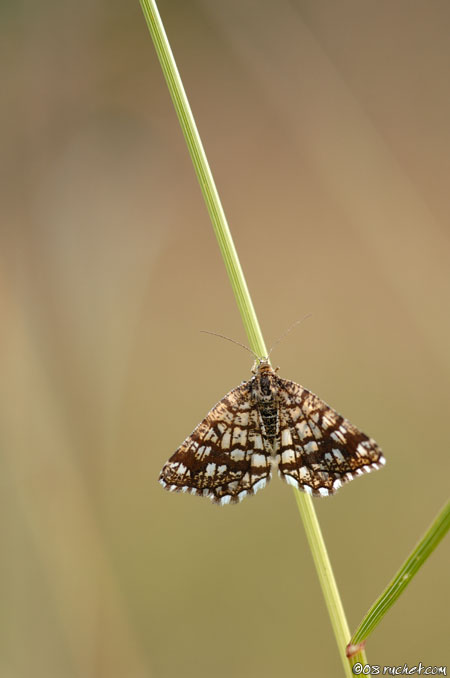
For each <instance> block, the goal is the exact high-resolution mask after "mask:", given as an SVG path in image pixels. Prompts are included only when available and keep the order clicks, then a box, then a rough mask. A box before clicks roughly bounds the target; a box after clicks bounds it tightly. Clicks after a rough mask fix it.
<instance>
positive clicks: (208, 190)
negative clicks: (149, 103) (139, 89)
mask: <svg viewBox="0 0 450 678" xmlns="http://www.w3.org/2000/svg"><path fill="white" fill-rule="evenodd" d="M140 3H141V7H142V10H143V13H144V16H145V19H146V21H147V25H148V28H149V31H150V34H151V37H152V40H153V43H154V45H155V49H156V52H157V55H158V59H159V62H160V64H161V68H162V70H163V73H164V76H165V78H166V82H167V86H168V88H169V92H170V96H171V97H172V101H173V104H174V106H175V110H176V113H177V115H178V119H179V122H180V125H181V128H182V130H183V134H184V137H185V140H186V143H187V146H188V149H189V153H190V155H191V158H192V162H193V164H194V168H195V171H196V174H197V178H198V181H199V184H200V188H201V190H202V193H203V197H204V199H205V202H206V206H207V209H208V212H209V215H210V218H211V222H212V225H213V228H214V232H215V234H216V237H217V241H218V244H219V247H220V251H221V253H222V256H223V260H224V263H225V267H226V270H227V272H228V276H229V278H230V282H231V286H232V289H233V292H234V295H235V297H236V301H237V305H238V308H239V311H240V313H241V317H242V321H243V324H244V328H245V331H246V333H247V336H248V339H249V343H250V347H251V348H252V350H253V351H254V352H255V353H256V354H258V355H259V356H266V355H267V349H266V345H265V343H264V339H263V336H262V333H261V329H260V326H259V323H258V319H257V317H256V313H255V309H254V306H253V303H252V300H251V297H250V293H249V290H248V287H247V283H246V281H245V278H244V274H243V271H242V268H241V265H240V262H239V258H238V255H237V252H236V249H235V246H234V243H233V239H232V237H231V233H230V229H229V227H228V223H227V220H226V217H225V213H224V211H223V208H222V204H221V201H220V198H219V194H218V192H217V189H216V186H215V183H214V179H213V176H212V174H211V170H210V168H209V164H208V161H207V158H206V155H205V151H204V149H203V144H202V142H201V139H200V136H199V133H198V130H197V126H196V124H195V120H194V117H193V115H192V111H191V108H190V106H189V102H188V99H187V97H186V93H185V91H184V87H183V83H182V81H181V78H180V75H179V72H178V69H177V66H176V63H175V60H174V57H173V54H172V50H171V48H170V45H169V41H168V39H167V35H166V33H165V30H164V26H163V23H162V21H161V17H160V16H159V12H158V9H157V6H156V3H155V2H154V0H140ZM294 492H295V496H296V500H297V505H298V508H299V511H300V515H301V517H302V520H303V524H304V527H305V530H306V534H307V536H308V541H309V544H310V547H311V551H312V554H313V559H314V563H315V566H316V569H317V572H318V576H319V581H320V584H321V586H322V591H323V595H324V597H325V602H326V605H327V609H328V611H329V614H330V618H331V623H332V627H333V630H334V633H335V637H336V642H337V644H338V648H339V654H340V656H341V659H342V663H343V666H344V671H345V675H346V676H348V678H350V677H351V676H353V674H352V672H351V664H352V663H353V661H356V660H357V659H358V658H359V660H360V661H363V663H366V662H365V659H364V658H363V659H361V655H357V656H356V657H354V659H353V660H352V661H351V662H349V661H348V659H347V658H346V656H345V647H346V645H347V643H348V642H349V640H350V631H349V628H348V624H347V621H346V618H345V614H344V609H343V607H342V603H341V600H340V597H339V592H338V589H337V586H336V582H335V579H334V576H333V571H332V568H331V564H330V561H329V558H328V555H327V551H326V548H325V543H324V541H323V538H322V534H321V531H320V526H319V522H318V520H317V516H316V513H315V510H314V505H313V502H312V500H311V498H310V497H309V496H308V495H306V494H304V493H302V492H299V491H298V490H294Z"/></svg>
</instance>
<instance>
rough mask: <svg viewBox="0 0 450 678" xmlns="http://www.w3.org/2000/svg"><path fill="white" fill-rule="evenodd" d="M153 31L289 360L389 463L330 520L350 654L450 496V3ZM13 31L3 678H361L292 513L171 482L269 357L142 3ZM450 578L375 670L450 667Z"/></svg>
mask: <svg viewBox="0 0 450 678" xmlns="http://www.w3.org/2000/svg"><path fill="white" fill-rule="evenodd" d="M159 6H160V11H161V15H162V18H163V20H164V22H165V25H166V30H167V33H168V35H169V39H170V40H171V44H172V48H173V51H174V53H175V56H176V59H177V62H178V65H179V68H180V71H181V75H182V77H183V79H184V83H185V87H186V90H187V93H188V96H189V98H190V101H191V105H192V108H193V111H194V114H195V116H196V119H197V123H198V126H199V129H200V132H201V135H202V138H203V141H204V145H205V148H206V151H207V154H208V157H209V161H210V164H211V167H212V170H213V172H214V175H215V179H216V182H217V185H218V188H219V191H220V194H221V196H222V200H223V203H224V207H225V211H226V213H227V216H228V220H229V223H230V226H231V229H232V233H233V234H234V238H235V242H236V247H237V248H238V251H239V254H240V257H241V262H242V265H243V268H244V271H245V273H246V276H247V281H248V284H249V287H250V290H251V293H252V295H253V300H254V303H255V306H256V310H257V312H258V315H259V319H260V322H261V325H262V329H263V332H264V334H265V337H266V341H267V343H268V344H269V345H270V344H271V343H272V342H273V341H274V340H275V339H276V338H277V337H278V336H279V335H280V334H282V333H283V332H284V331H285V329H286V328H287V327H288V326H289V325H290V324H291V323H292V322H294V321H295V320H297V319H298V318H300V317H302V316H303V315H304V314H306V313H312V318H311V319H309V320H307V321H305V322H304V323H302V324H301V325H300V327H299V328H297V329H296V330H295V332H293V333H292V334H290V335H289V337H288V338H286V339H285V340H284V341H283V343H281V344H280V345H279V346H278V347H277V349H276V353H275V354H274V356H273V360H274V363H275V364H277V365H280V367H281V370H280V374H281V375H282V376H284V377H286V378H290V379H293V380H296V381H298V382H300V383H302V384H303V385H304V386H306V387H307V388H309V389H311V390H313V391H315V392H316V393H318V394H320V396H321V397H322V398H324V399H325V400H326V401H327V402H329V403H331V404H332V405H333V406H334V407H335V408H336V409H338V411H340V412H343V413H345V415H346V416H347V417H348V418H350V419H351V420H352V421H353V422H354V423H356V424H357V425H359V426H360V427H361V428H362V429H363V430H365V431H367V432H368V433H370V435H372V436H373V437H375V438H376V439H377V440H378V441H379V443H380V444H381V445H382V447H383V448H384V450H385V455H386V457H387V460H388V463H387V466H386V469H385V470H383V471H382V472H380V473H374V474H372V475H370V476H367V477H364V478H363V479H361V480H358V481H356V482H355V483H352V484H351V485H350V486H348V487H346V488H345V489H343V490H342V491H341V492H339V493H338V495H337V496H335V497H334V498H332V499H327V500H318V501H316V502H315V503H316V506H317V511H318V514H319V517H320V520H321V525H322V529H323V532H324V536H325V539H326V542H327V544H328V547H329V552H330V557H331V559H332V562H333V566H334V568H335V574H336V577H337V580H338V584H339V587H340V591H341V594H342V598H343V601H344V605H345V608H346V611H347V614H348V619H349V623H350V626H351V627H352V628H353V629H354V628H355V627H356V626H357V624H358V623H359V621H360V619H361V617H362V615H363V614H364V613H365V611H366V609H367V608H368V607H369V606H370V604H371V603H372V602H373V600H374V599H375V597H376V596H377V595H378V594H379V593H380V592H381V590H382V589H383V587H384V586H385V585H386V584H387V582H388V581H389V579H390V578H391V577H392V576H393V574H394V572H395V571H396V569H397V567H398V566H399V565H400V564H401V563H402V561H403V559H404V558H405V557H406V555H407V554H408V552H409V551H410V550H411V549H412V547H413V546H414V544H415V542H416V541H417V539H418V538H419V537H420V536H421V534H422V533H423V532H424V530H425V529H426V528H427V527H428V525H429V524H430V523H431V521H432V519H433V518H434V516H435V514H436V513H437V511H438V510H439V509H440V507H441V506H442V505H443V503H444V501H445V499H446V496H447V492H448V484H449V483H448V479H449V470H450V469H449V462H448V450H449V443H450V433H449V430H450V429H449V395H450V358H449V355H450V352H449V340H450V320H449V288H450V256H449V255H450V247H449V245H450V243H449V240H450V237H449V236H450V230H449V222H450V191H449V176H450V123H449V120H450V91H449V87H448V74H449V72H450V41H449V40H448V36H449V33H450V5H449V3H448V2H447V0H433V2H427V1H426V0H423V1H422V2H421V1H418V2H412V1H411V0H397V1H396V2H394V3H393V2H391V0H377V1H376V2H360V0H344V1H343V2H339V3H337V2H334V0H320V1H319V2H317V1H316V0H292V1H288V0H279V1H278V2H276V3H273V2H268V1H266V0H259V1H258V2H256V1H255V0H245V1H244V2H242V0H227V2H222V1H221V0H197V1H195V2H191V1H188V2H186V1H178V2H176V1H174V0H172V1H170V2H169V1H168V0H161V1H160V3H159ZM0 13H1V27H0V31H1V42H2V59H1V63H0V70H1V82H2V102H3V105H2V107H1V113H0V115H1V116H2V120H3V124H2V131H3V134H2V141H1V147H2V150H1V165H2V180H1V190H2V196H1V211H2V220H1V243H0V264H1V270H0V295H1V296H0V299H1V333H0V337H1V344H0V345H1V354H0V370H1V381H0V440H1V446H0V447H1V451H0V464H1V467H0V468H1V474H0V475H1V477H0V501H1V510H0V544H1V547H0V548H1V555H0V600H1V605H0V676H1V678H29V677H30V676H33V678H103V677H105V678H106V677H107V678H144V677H147V676H148V677H155V678H157V677H161V678H166V677H167V678H172V677H175V676H177V677H178V676H197V677H202V676H217V677H218V678H222V677H224V678H225V676H227V677H228V676H236V677H237V678H241V677H253V676H255V677H256V676H258V677H272V676H278V675H280V676H283V677H285V678H289V677H291V676H292V677H294V676H312V675H314V676H316V677H318V678H320V677H322V676H323V677H328V676H336V675H341V666H340V662H339V658H338V655H337V651H336V649H335V645H334V638H333V636H332V633H331V629H330V624H329V619H328V616H327V613H326V611H325V606H324V602H323V599H322V595H321V592H320V589H319V585H318V581H317V577H316V573H315V570H314V568H313V565H312V559H311V555H310V552H309V550H308V546H307V543H306V539H305V535H304V533H303V529H302V525H301V522H300V519H299V515H298V513H297V509H296V505H295V501H294V496H293V494H292V491H291V490H290V488H288V487H287V486H285V485H283V484H282V483H280V482H278V481H276V480H275V481H274V482H273V483H272V484H271V485H270V486H269V487H268V488H267V489H266V490H265V491H264V492H261V493H259V494H258V495H257V496H256V497H255V498H252V499H251V500H246V501H245V502H244V503H243V504H241V505H239V506H237V507H236V506H232V507H225V508H222V509H218V508H217V507H215V506H213V505H211V504H210V503H209V502H207V501H204V500H200V499H198V498H194V497H190V496H186V495H171V494H169V493H166V492H164V491H163V490H162V488H161V487H160V486H159V485H158V483H157V476H158V473H159V470H160V468H161V466H162V464H163V463H164V462H165V461H166V459H167V458H168V457H169V456H170V455H171V454H172V452H173V451H174V450H175V448H176V447H177V446H178V444H179V443H180V442H181V441H182V440H183V439H184V437H185V436H186V435H187V434H188V433H189V432H190V431H191V430H192V428H193V427H194V426H195V425H196V424H197V423H198V421H199V420H200V419H201V418H202V417H203V416H204V415H205V414H206V413H207V411H208V410H209V409H210V407H211V406H212V405H213V404H214V403H215V402H216V401H217V400H218V399H220V398H221V397H222V396H223V395H224V394H225V393H226V392H227V391H228V390H229V389H230V388H232V387H234V386H235V385H237V384H238V383H240V382H241V381H242V380H243V379H247V378H248V377H249V376H250V368H251V363H252V360H251V358H250V357H249V356H248V355H247V354H246V353H245V352H244V351H243V350H241V349H240V348H239V347H237V346H233V345H232V344H229V343H228V342H224V341H222V340H219V339H217V338H215V337H209V336H207V335H202V334H200V333H199V330H200V329H206V330H212V331H216V332H222V333H225V334H227V335H228V336H230V337H233V338H236V339H238V340H241V341H246V337H245V335H244V332H243V329H242V325H241V322H240V318H239V315H238V312H237V309H236V304H235V301H234V299H233V296H232V293H231V290H230V285H229V283H228V280H227V277H226V274H225V271H224V267H223V265H222V262H221V258H220V255H219V251H218V247H217V245H216V242H215V239H214V236H213V232H212V228H211V226H210V223H209V221H208V216H207V213H206V209H205V206H204V204H203V202H202V198H201V194H200V190H199V188H198V185H197V183H196V179H195V176H194V173H193V169H192V166H191V162H190V159H189V157H188V154H187V150H186V147H185V144H184V140H183V138H182V134H181V132H180V129H179V127H178V124H177V120H176V117H175V113H174V111H173V108H172V104H171V101H170V98H169V95H168V92H167V89H166V86H165V83H164V80H163V77H162V74H161V71H160V68H159V64H158V62H157V58H156V55H155V52H154V49H153V45H152V43H151V40H150V37H149V34H148V31H147V27H146V25H145V22H144V19H143V16H142V14H141V10H140V7H139V4H138V2H137V0H136V1H135V2H132V3H124V2H119V1H118V0H110V1H109V2H106V1H105V0H81V1H80V2H77V3H60V2H55V1H54V0H47V1H42V2H39V3H31V2H22V1H19V0H14V2H13V1H12V0H11V1H9V2H5V0H3V2H2V3H1V5H0ZM448 563H449V549H448V544H447V543H445V542H444V543H442V544H441V546H440V547H439V548H438V550H437V551H436V552H435V553H434V554H433V556H432V558H431V559H430V560H429V562H428V563H427V564H426V566H425V567H424V568H423V570H422V571H421V572H420V573H419V575H418V576H417V578H416V580H415V581H414V582H413V584H412V585H411V587H410V588H409V589H408V591H407V592H406V594H405V595H404V596H403V597H402V598H401V599H400V600H399V602H398V603H397V605H396V606H395V607H394V608H393V609H392V611H391V612H390V613H389V615H388V616H387V617H386V618H385V620H384V621H383V624H382V625H381V626H380V627H379V628H378V629H377V631H376V632H375V633H374V634H373V636H372V637H371V639H370V641H369V644H368V656H369V660H370V661H371V663H373V664H379V665H384V664H395V665H399V664H401V665H403V663H405V662H406V663H408V664H409V665H410V666H412V665H414V664H415V663H417V662H418V661H422V662H423V663H424V664H426V665H428V664H430V665H441V664H445V663H448V660H449V653H448V643H447V641H448V607H449V602H450V601H449V597H448Z"/></svg>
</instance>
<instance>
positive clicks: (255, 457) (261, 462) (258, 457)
mask: <svg viewBox="0 0 450 678" xmlns="http://www.w3.org/2000/svg"><path fill="white" fill-rule="evenodd" d="M251 464H252V466H267V460H266V457H265V455H264V454H258V453H257V452H254V453H253V454H252V460H251Z"/></svg>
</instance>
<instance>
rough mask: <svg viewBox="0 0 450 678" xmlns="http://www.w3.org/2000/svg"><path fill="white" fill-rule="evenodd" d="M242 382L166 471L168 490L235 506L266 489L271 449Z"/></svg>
mask: <svg viewBox="0 0 450 678" xmlns="http://www.w3.org/2000/svg"><path fill="white" fill-rule="evenodd" d="M249 384H250V382H243V383H242V384H241V385H240V386H238V387H237V388H235V389H233V390H232V391H230V392H229V393H228V394H227V395H226V396H224V398H222V400H221V401H220V402H218V403H217V405H215V406H214V407H213V409H212V410H211V411H210V412H209V414H208V415H207V416H206V418H205V419H204V420H203V421H202V422H201V423H200V424H199V425H198V426H197V428H195V429H194V431H193V432H192V433H191V435H190V436H188V437H187V438H186V440H185V441H184V442H183V443H182V444H181V445H180V447H179V448H178V449H177V450H176V452H175V453H174V454H173V455H172V457H171V458H170V459H169V461H168V462H167V463H166V464H165V465H164V467H163V469H162V471H161V474H160V477H159V480H160V483H161V484H162V486H163V487H165V488H166V489H167V490H170V491H175V492H190V493H191V494H197V495H200V496H203V497H209V498H210V499H211V500H212V501H213V502H216V503H218V504H222V505H223V504H229V503H236V502H238V501H241V500H242V499H244V497H246V496H248V495H252V494H254V493H255V492H257V491H258V490H260V489H262V488H263V487H265V485H266V484H267V482H268V481H269V480H270V477H271V461H270V454H271V449H270V446H268V445H267V441H265V440H264V438H263V436H262V433H261V423H260V416H259V412H258V409H257V407H255V405H254V404H253V403H252V400H251V397H250V386H249Z"/></svg>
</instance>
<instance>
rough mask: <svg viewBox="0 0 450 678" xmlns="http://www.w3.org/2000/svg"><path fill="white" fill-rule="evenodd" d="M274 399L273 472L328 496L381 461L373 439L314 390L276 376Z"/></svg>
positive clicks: (288, 481) (305, 489)
mask: <svg viewBox="0 0 450 678" xmlns="http://www.w3.org/2000/svg"><path fill="white" fill-rule="evenodd" d="M278 399H279V413H280V435H279V439H278V441H277V448H278V449H277V450H276V452H277V462H278V473H279V475H280V477H281V478H283V479H284V480H285V481H286V482H287V483H289V484H290V485H293V486H294V487H297V488H299V489H301V490H303V491H304V492H307V493H308V494H313V495H317V496H327V495H329V494H333V492H335V491H336V490H337V489H339V488H340V487H342V485H343V484H344V483H347V482H349V481H350V480H353V478H356V477H357V476H359V475H363V474H364V473H369V472H370V471H373V470H376V469H379V468H381V466H383V465H384V464H385V459H384V457H383V454H382V452H381V449H380V448H379V447H378V445H377V443H376V442H375V440H373V439H372V438H369V437H368V436H366V435H365V434H364V433H362V432H361V431H360V430H359V429H357V428H356V426H353V424H351V423H350V422H349V421H348V420H347V419H344V417H342V416H341V415H340V414H338V413H337V412H336V411H335V410H333V409H332V408H331V407H329V406H328V405H327V404H326V403H325V402H323V400H321V399H320V398H318V397H317V396H316V395H314V393H311V392H310V391H307V390H306V389H305V388H303V387H302V386H300V385H299V384H296V383H295V382H293V381H288V380H286V379H281V378H279V377H278Z"/></svg>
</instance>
